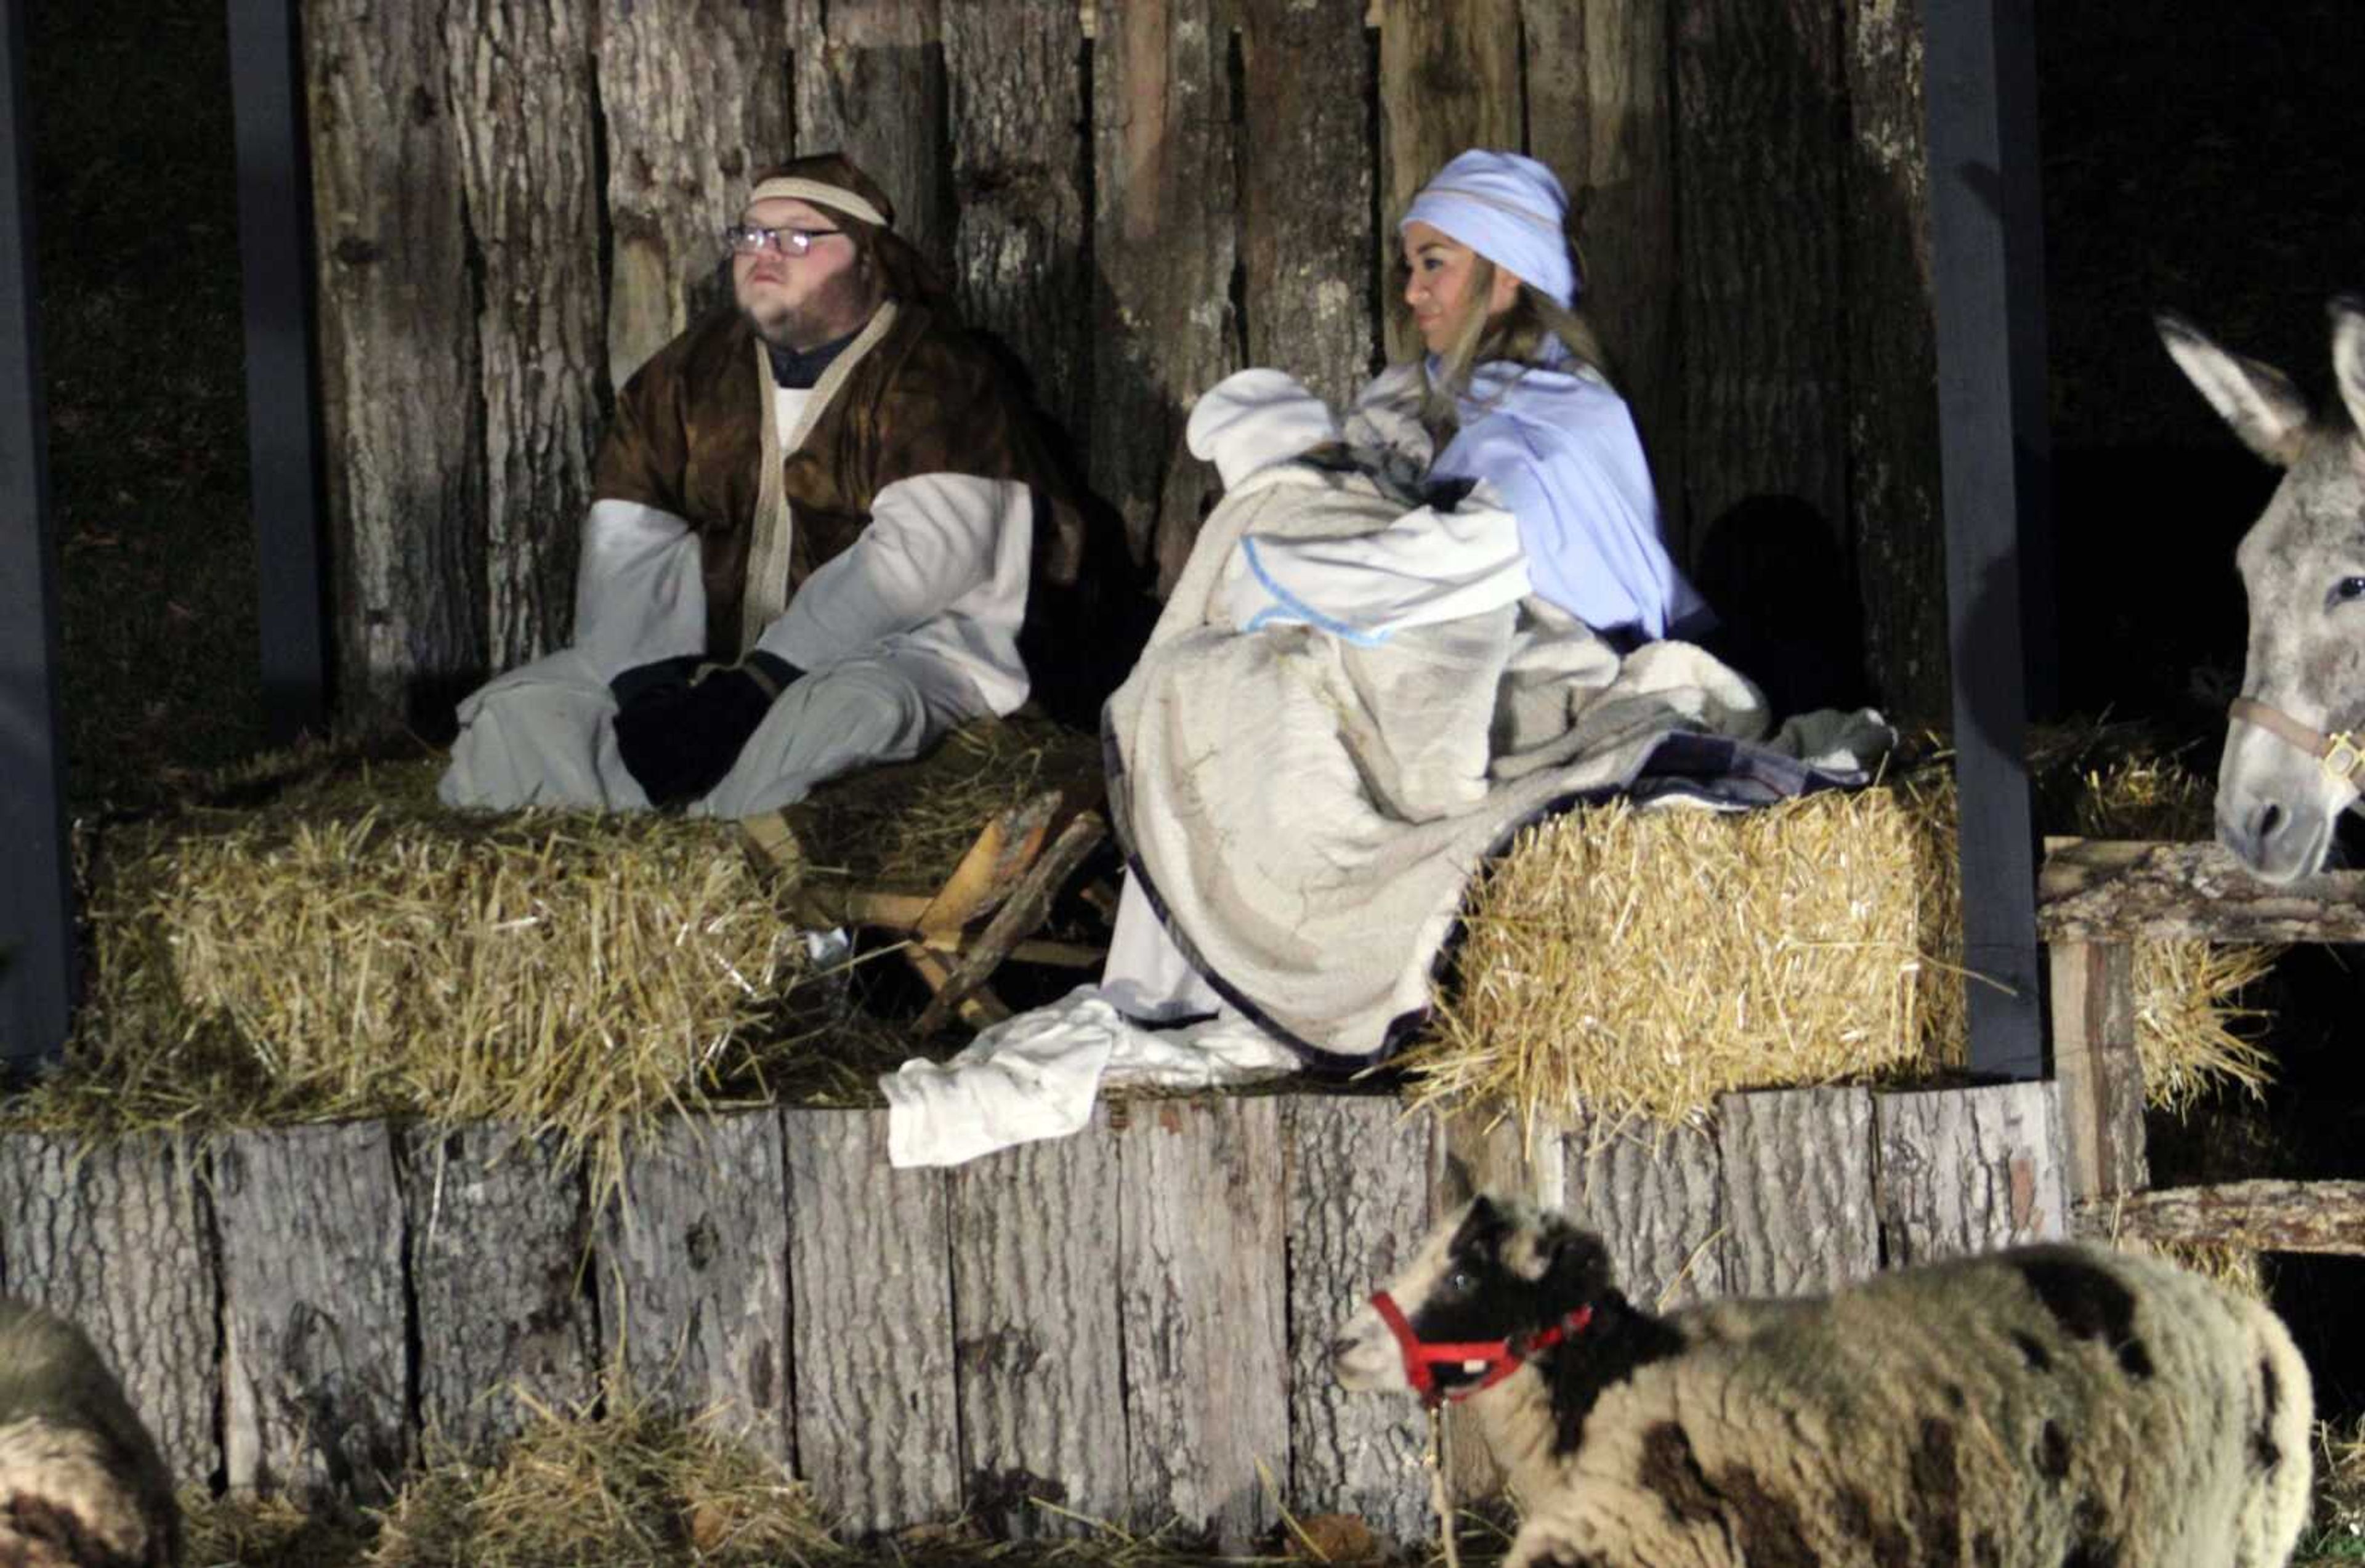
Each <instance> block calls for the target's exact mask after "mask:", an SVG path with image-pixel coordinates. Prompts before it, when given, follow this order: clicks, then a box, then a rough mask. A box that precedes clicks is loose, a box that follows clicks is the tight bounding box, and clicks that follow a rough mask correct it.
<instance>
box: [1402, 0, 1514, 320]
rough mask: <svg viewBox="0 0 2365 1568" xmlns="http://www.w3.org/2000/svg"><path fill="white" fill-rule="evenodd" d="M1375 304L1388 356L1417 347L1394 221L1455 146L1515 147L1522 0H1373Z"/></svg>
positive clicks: (1461, 149)
mask: <svg viewBox="0 0 2365 1568" xmlns="http://www.w3.org/2000/svg"><path fill="white" fill-rule="evenodd" d="M1379 17H1380V82H1379V89H1380V233H1379V236H1378V239H1379V246H1378V250H1379V257H1378V260H1379V268H1380V303H1381V308H1382V310H1383V312H1384V315H1385V317H1386V342H1387V356H1388V359H1389V360H1390V362H1391V363H1394V362H1396V361H1401V360H1408V359H1411V358H1413V357H1414V356H1415V355H1416V354H1417V353H1418V352H1419V340H1418V338H1417V337H1415V336H1413V335H1412V333H1411V331H1410V323H1409V322H1408V321H1407V319H1406V317H1405V314H1404V312H1403V311H1402V310H1401V309H1399V308H1396V302H1397V301H1398V299H1399V297H1400V296H1401V295H1402V294H1403V281H1402V274H1401V273H1400V272H1399V270H1398V268H1397V256H1398V254H1399V251H1398V247H1397V241H1396V227H1395V226H1396V221H1397V220H1398V219H1399V218H1403V217H1404V210H1405V208H1406V207H1408V206H1410V205H1411V203H1412V198H1413V194H1414V193H1415V192H1417V191H1418V190H1419V189H1420V187H1421V186H1422V185H1425V184H1427V183H1428V181H1429V176H1430V175H1431V174H1436V173H1437V171H1438V170H1439V169H1440V167H1442V166H1443V164H1444V162H1445V161H1446V160H1447V159H1449V158H1451V157H1452V156H1453V155H1454V154H1455V153H1457V152H1461V151H1465V150H1467V149H1469V148H1473V147H1493V148H1518V147H1521V146H1524V145H1525V144H1526V138H1525V137H1524V136H1522V135H1521V134H1520V124H1519V121H1520V112H1519V110H1520V100H1519V0H1379Z"/></svg>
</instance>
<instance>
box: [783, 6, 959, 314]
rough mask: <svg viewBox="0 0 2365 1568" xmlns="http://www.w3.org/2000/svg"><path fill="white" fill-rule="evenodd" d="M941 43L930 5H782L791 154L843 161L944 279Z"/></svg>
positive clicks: (946, 204) (947, 227)
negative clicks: (866, 179) (875, 185)
mask: <svg viewBox="0 0 2365 1568" xmlns="http://www.w3.org/2000/svg"><path fill="white" fill-rule="evenodd" d="M952 3H953V4H954V5H955V6H958V5H960V4H962V3H963V0H952ZM942 36H943V21H942V15H941V9H940V5H939V0H789V49H790V53H791V54H792V55H793V57H794V60H795V65H794V70H795V73H796V86H795V92H794V96H793V100H792V101H793V102H794V104H795V106H796V117H797V121H796V139H797V151H798V152H799V153H800V154H804V153H813V152H843V153H845V154H846V156H847V157H849V158H851V159H853V160H854V162H856V163H857V164H859V165H860V166H861V168H862V171H863V173H865V174H869V176H870V177H871V178H872V179H874V180H876V181H878V182H879V185H880V188H881V189H883V190H885V191H886V193H887V199H888V200H889V201H891V202H892V203H894V204H895V231H896V232H897V233H899V234H901V235H902V236H903V238H905V239H906V240H909V241H911V242H912V244H913V247H914V248H916V249H917V250H918V251H919V252H920V254H922V255H923V256H925V257H926V258H927V259H928V262H929V264H931V265H932V266H934V267H935V268H936V270H937V272H938V273H939V274H948V273H949V269H950V267H951V264H952V239H953V213H952V192H951V190H950V188H949V186H950V180H949V175H950V174H951V165H950V162H949V160H948V158H947V153H946V149H945V51H944V44H943V41H942Z"/></svg>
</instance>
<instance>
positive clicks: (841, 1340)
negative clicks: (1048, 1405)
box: [783, 1110, 961, 1533]
mask: <svg viewBox="0 0 2365 1568" xmlns="http://www.w3.org/2000/svg"><path fill="white" fill-rule="evenodd" d="M783 1120H784V1123H785V1126H786V1130H787V1136H788V1146H789V1159H788V1171H789V1277H790V1280H792V1281H793V1282H794V1286H793V1288H794V1290H795V1293H796V1296H795V1304H794V1305H795V1316H794V1319H793V1321H792V1322H791V1323H790V1342H791V1343H792V1344H793V1345H794V1347H795V1358H794V1362H793V1365H794V1368H795V1378H796V1422H797V1462H798V1463H799V1465H800V1466H801V1468H802V1471H803V1473H804V1476H805V1479H807V1480H808V1481H810V1482H812V1483H813V1490H814V1491H815V1492H816V1493H817V1494H819V1495H820V1497H821V1499H822V1502H823V1505H824V1506H825V1507H827V1508H829V1509H830V1510H831V1511H832V1512H834V1513H835V1514H837V1515H838V1516H840V1517H841V1518H844V1519H845V1520H846V1524H847V1526H848V1528H849V1529H853V1530H855V1531H856V1532H857V1533H859V1532H865V1531H870V1530H881V1529H894V1528H896V1527H898V1526H902V1525H907V1524H911V1523H913V1521H915V1520H922V1519H945V1518H952V1517H953V1516H954V1515H956V1514H958V1512H959V1511H960V1504H961V1494H960V1474H959V1471H958V1463H959V1460H960V1454H959V1451H958V1425H957V1422H958V1414H957V1409H956V1400H955V1397H954V1391H953V1337H952V1335H951V1334H950V1333H949V1332H948V1331H947V1330H948V1329H949V1327H950V1326H951V1324H952V1322H953V1302H952V1273H951V1268H950V1264H949V1260H948V1259H949V1254H948V1247H949V1244H950V1237H949V1234H948V1230H947V1224H948V1220H947V1197H946V1189H945V1177H944V1172H942V1171H940V1170H895V1169H893V1168H892V1167H891V1166H890V1165H889V1164H888V1163H887V1113H885V1112H884V1111H877V1112H870V1111H802V1110H792V1111H789V1112H786V1113H784V1114H783ZM924 1326H928V1327H924Z"/></svg>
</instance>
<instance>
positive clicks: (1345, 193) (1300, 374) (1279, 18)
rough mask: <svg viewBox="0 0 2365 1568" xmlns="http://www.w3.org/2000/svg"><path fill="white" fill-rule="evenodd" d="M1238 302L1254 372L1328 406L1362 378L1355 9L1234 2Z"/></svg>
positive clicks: (1367, 91)
mask: <svg viewBox="0 0 2365 1568" xmlns="http://www.w3.org/2000/svg"><path fill="white" fill-rule="evenodd" d="M1240 59H1241V71H1240V82H1241V95H1242V97H1243V99H1244V100H1245V101H1244V102H1243V103H1242V104H1241V105H1240V106H1239V113H1240V117H1241V120H1242V123H1243V125H1244V126H1245V128H1246V134H1245V136H1244V137H1243V139H1242V140H1241V142H1240V257H1241V263H1242V270H1243V271H1242V284H1243V286H1242V290H1241V294H1242V306H1241V313H1242V314H1243V316H1245V318H1246V322H1245V325H1246V327H1247V330H1248V357H1249V363H1250V364H1262V365H1272V366H1274V367H1276V368H1278V369H1282V370H1285V371H1288V372H1289V373H1290V374H1291V375H1295V376H1296V377H1297V378H1298V379H1299V380H1300V381H1303V382H1305V383H1306V386H1309V387H1311V388H1312V389H1313V390H1314V392H1315V393H1316V395H1317V396H1318V397H1320V398H1323V399H1324V400H1325V401H1327V402H1328V403H1329V404H1330V406H1331V407H1332V408H1334V409H1335V408H1339V407H1341V406H1343V405H1344V404H1345V403H1346V402H1347V401H1348V400H1349V399H1350V398H1352V397H1353V396H1354V394H1355V391H1356V388H1357V387H1359V386H1362V382H1363V380H1364V378H1365V377H1366V376H1368V375H1370V374H1371V369H1372V351H1373V348H1374V346H1375V338H1374V330H1375V328H1376V326H1377V323H1376V322H1375V321H1374V320H1373V312H1372V298H1371V295H1370V291H1369V289H1368V287H1367V286H1366V285H1365V283H1364V278H1365V276H1366V274H1365V272H1364V262H1365V259H1366V257H1367V255H1368V254H1369V252H1367V251H1366V249H1365V244H1366V236H1365V233H1364V231H1365V230H1367V229H1369V228H1370V227H1371V222H1372V149H1371V147H1370V145H1369V142H1370V134H1371V133H1370V129H1369V128H1368V126H1367V125H1366V123H1365V114H1366V112H1367V111H1366V108H1365V105H1366V104H1367V103H1368V102H1369V100H1370V96H1371V90H1372V64H1371V54H1370V51H1369V50H1368V49H1367V48H1366V47H1365V45H1364V35H1363V0H1311V3H1309V0H1242V4H1241V6H1240Z"/></svg>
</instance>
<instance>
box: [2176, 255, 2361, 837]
mask: <svg viewBox="0 0 2365 1568" xmlns="http://www.w3.org/2000/svg"><path fill="white" fill-rule="evenodd" d="M2331 313H2332V364H2333V369H2334V371H2335V373H2336V375H2337V379H2338V381H2339V385H2340V397H2339V400H2338V403H2337V405H2336V406H2335V407H2334V408H2332V409H2328V410H2327V411H2326V413H2325V414H2324V415H2323V416H2322V417H2317V416H2315V415H2312V414H2311V413H2310V411H2309V409H2308V406H2307V401H2306V399H2305V398H2302V397H2301V396H2300V394H2299V390H2298V388H2296V387H2295V386H2292V383H2291V380H2290V378H2289V377H2287V376H2285V375H2283V374H2282V373H2281V372H2280V371H2278V370H2275V369H2273V368H2272V367H2270V366H2268V365H2264V364H2259V362H2258V361H2256V360H2250V359H2244V358H2242V357H2240V356H2239V355H2236V354H2230V353H2226V352H2225V350H2224V349H2221V348H2219V347H2218V346H2217V345H2216V344H2215V343H2213V342H2210V341H2209V340H2208V339H2207V338H2205V337H2203V336H2202V335H2201V333H2200V332H2199V331H2197V330H2194V328H2193V327H2192V326H2191V324H2190V323H2189V322H2186V321H2183V320H2180V319H2177V318H2176V317H2173V316H2165V315H2164V316H2161V317H2160V318H2159V332H2160V336H2161V338H2162V339H2163V340H2165V341H2166V342H2167V344H2168V352H2169V353H2171V354H2173V355H2174V356H2175V357H2176V363H2177V364H2179V365H2180V366H2181V367H2183V370H2184V374H2185V375H2188V376H2190V377H2191V379H2192V384H2193V385H2194V386H2198V387H2199V388H2200V389H2201V395H2202V397H2204V398H2208V399H2209V403H2210V406H2211V407H2212V408H2214V409H2216V410H2217V412H2218V413H2219V414H2220V415H2222V416H2224V418H2225V422H2226V423H2228V424H2230V425H2232V426H2233V427H2234V431H2235V433H2236V435H2239V436H2240V437H2241V438H2242V440H2243V442H2245V443H2246V444H2247V445H2248V447H2249V448H2250V450H2251V451H2253V452H2255V453H2257V454H2259V456H2261V457H2263V458H2265V459H2266V460H2267V461H2268V462H2270V463H2272V464H2274V465H2277V466H2278V467H2280V468H2281V469H2282V470H2283V471H2284V474H2283V482H2282V483H2281V485H2280V486H2278V487H2276V489H2275V493H2274V498H2273V499H2271V500H2270V501H2269V502H2268V503H2267V510H2265V512H2263V513H2262V514H2260V516H2259V521H2256V522H2254V523H2252V524H2251V525H2250V531H2249V532H2248V533H2247V534H2246V535H2244V536H2243V539H2242V544H2241V548H2240V549H2239V550H2237V551H2236V552H2235V556H2234V559H2235V563H2236V565H2237V566H2240V567H2241V570H2242V584H2243V587H2244V588H2245V589H2246V590H2247V593H2248V595H2249V601H2250V646H2249V656H2248V659H2247V665H2246V666H2245V667H2244V669H2243V671H2242V695H2241V697H2240V698H2239V699H2238V700H2236V702H2235V703H2234V706H2233V712H2232V718H2231V721H2230V722H2229V723H2228V724H2227V726H2226V731H2225V761H2224V763H2223V764H2222V765H2221V766H2220V767H2219V769H2218V774H2217V837H2218V841H2219V842H2220V843H2222V844H2224V845H2225V846H2226V847H2227V848H2228V849H2231V850H2232V851H2233V852H2234V853H2235V854H2236V855H2238V856H2240V857H2241V858H2242V862H2243V864H2244V865H2246V866H2247V867H2248V868H2250V870H2251V871H2252V872H2253V873H2254V874H2255V875H2257V876H2258V877H2259V878H2260V879H2262V880H2265V881H2269V882H2278V883H2280V882H2289V881H2291V880H2292V879H2295V878H2299V877H2304V876H2308V875H2311V874H2313V873H2315V871H2318V870H2320V869H2322V868H2323V866H2324V858H2325V854H2326V850H2328V849H2329V848H2330V847H2331V844H2332V832H2333V827H2334V824H2335V823H2337V822H2338V821H2339V818H2340V813H2341V812H2343V811H2345V810H2347V809H2348V808H2349V807H2351V806H2354V805H2356V804H2357V803H2358V796H2359V791H2360V790H2365V750H2360V749H2359V748H2360V747H2365V436H2360V435H2359V431H2360V430H2365V296H2357V295H2347V296H2343V297H2340V298H2338V299H2336V300H2334V301H2333V302H2332V308H2331Z"/></svg>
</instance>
